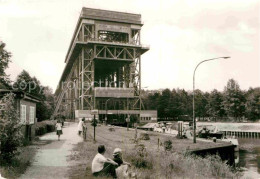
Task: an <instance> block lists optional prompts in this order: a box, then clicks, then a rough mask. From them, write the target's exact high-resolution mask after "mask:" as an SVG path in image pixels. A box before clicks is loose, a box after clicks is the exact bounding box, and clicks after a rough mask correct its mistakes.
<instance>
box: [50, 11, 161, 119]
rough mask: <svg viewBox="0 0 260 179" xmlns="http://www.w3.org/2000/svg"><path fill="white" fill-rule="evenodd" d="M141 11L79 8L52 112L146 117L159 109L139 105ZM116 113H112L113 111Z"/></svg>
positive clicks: (73, 114) (153, 115) (144, 47)
mask: <svg viewBox="0 0 260 179" xmlns="http://www.w3.org/2000/svg"><path fill="white" fill-rule="evenodd" d="M142 25H143V24H142V22H141V15H140V14H132V13H123V12H115V11H107V10H100V9H91V8H82V11H81V14H80V17H79V20H78V23H77V25H76V29H75V31H74V34H73V37H72V40H71V43H70V46H69V49H68V52H67V55H66V59H65V63H66V66H65V68H64V71H63V73H62V76H61V79H60V81H59V84H58V87H57V89H56V92H55V95H56V107H55V111H54V115H57V114H62V115H65V116H67V117H70V118H73V117H86V118H88V117H89V118H91V110H93V109H98V110H99V119H100V120H104V119H107V116H108V120H110V121H111V120H112V122H113V120H114V118H117V119H120V118H123V119H125V117H126V116H127V115H133V116H138V117H139V119H141V120H144V121H149V120H152V119H154V118H156V117H157V111H151V110H150V111H148V110H146V111H145V110H143V109H142V102H141V55H142V54H143V53H145V52H147V51H148V50H149V47H146V46H144V45H142V44H141V38H140V37H141V36H140V35H141V27H142ZM115 115H116V117H115Z"/></svg>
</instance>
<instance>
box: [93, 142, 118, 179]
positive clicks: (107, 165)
mask: <svg viewBox="0 0 260 179" xmlns="http://www.w3.org/2000/svg"><path fill="white" fill-rule="evenodd" d="M105 151H106V148H105V146H104V145H99V146H98V153H97V155H96V156H95V157H94V159H93V161H92V174H93V175H94V176H106V177H109V176H112V177H113V178H117V176H116V166H117V165H118V164H117V163H116V162H114V161H113V160H111V159H109V158H106V157H104V154H105Z"/></svg>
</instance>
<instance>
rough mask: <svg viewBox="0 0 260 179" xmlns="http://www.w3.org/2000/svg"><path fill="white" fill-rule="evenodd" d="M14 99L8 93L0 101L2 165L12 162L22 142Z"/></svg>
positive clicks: (0, 157)
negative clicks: (0, 114) (0, 108)
mask: <svg viewBox="0 0 260 179" xmlns="http://www.w3.org/2000/svg"><path fill="white" fill-rule="evenodd" d="M14 97H15V95H14V94H13V93H9V94H7V95H5V96H4V97H3V98H2V100H1V101H0V103H1V104H4V110H3V113H2V116H1V118H2V119H1V120H0V149H1V152H0V160H2V162H3V163H11V162H12V159H13V157H14V156H15V155H17V154H18V152H17V149H18V147H19V146H21V145H22V142H23V135H22V133H21V124H20V118H19V114H18V112H17V110H16V108H15V100H14ZM0 163H1V162H0Z"/></svg>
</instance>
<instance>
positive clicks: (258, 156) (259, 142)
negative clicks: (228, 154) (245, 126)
mask: <svg viewBox="0 0 260 179" xmlns="http://www.w3.org/2000/svg"><path fill="white" fill-rule="evenodd" d="M238 142H239V149H240V150H239V158H238V159H239V163H238V166H239V167H243V168H245V171H244V175H243V178H260V139H249V138H239V139H238Z"/></svg>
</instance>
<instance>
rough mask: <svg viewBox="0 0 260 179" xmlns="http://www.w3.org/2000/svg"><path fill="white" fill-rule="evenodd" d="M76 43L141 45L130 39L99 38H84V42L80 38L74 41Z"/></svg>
mask: <svg viewBox="0 0 260 179" xmlns="http://www.w3.org/2000/svg"><path fill="white" fill-rule="evenodd" d="M76 41H83V42H105V43H113V44H119V45H120V44H127V45H141V44H140V43H139V42H137V41H135V40H133V39H130V41H127V42H124V41H112V40H103V39H99V38H92V37H84V40H83V39H82V37H81V38H78V39H76Z"/></svg>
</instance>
